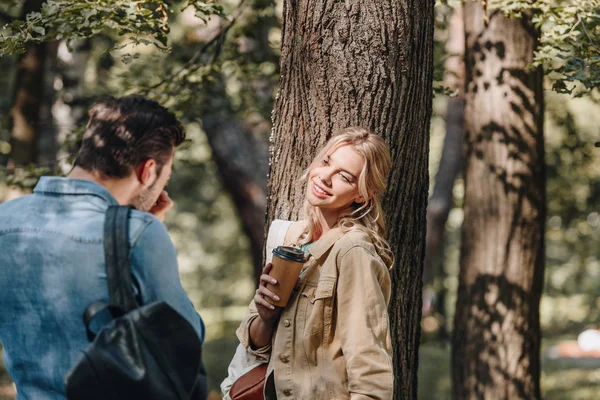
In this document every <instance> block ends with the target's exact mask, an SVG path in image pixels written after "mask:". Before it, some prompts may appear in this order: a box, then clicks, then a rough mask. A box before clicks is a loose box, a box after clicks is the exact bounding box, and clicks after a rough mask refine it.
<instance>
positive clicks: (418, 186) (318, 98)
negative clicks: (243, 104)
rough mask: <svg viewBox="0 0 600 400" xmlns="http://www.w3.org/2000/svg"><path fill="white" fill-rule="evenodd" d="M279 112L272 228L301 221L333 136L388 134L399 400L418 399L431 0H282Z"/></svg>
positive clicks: (270, 198) (273, 144) (272, 156)
mask: <svg viewBox="0 0 600 400" xmlns="http://www.w3.org/2000/svg"><path fill="white" fill-rule="evenodd" d="M281 71H282V76H281V82H280V92H279V95H278V98H277V100H276V104H275V109H274V114H273V125H274V128H273V135H272V141H271V149H270V152H271V154H270V164H271V165H270V178H269V190H268V201H267V221H266V223H267V226H268V224H269V223H270V221H271V220H273V219H274V218H284V219H296V218H299V217H301V215H300V210H301V207H302V204H303V199H304V191H305V188H303V187H298V186H297V185H296V181H297V178H298V177H299V176H300V174H301V172H302V170H303V169H304V168H306V167H307V166H308V164H309V162H310V161H311V160H312V159H313V157H314V156H315V154H316V151H317V150H318V149H320V148H321V147H322V146H323V145H324V144H325V142H326V141H327V140H328V139H329V138H330V137H331V136H332V134H334V133H336V132H337V131H339V130H341V129H343V128H345V127H347V126H352V125H361V126H365V127H367V128H370V129H372V130H373V131H375V132H376V133H378V134H380V135H381V136H383V137H384V138H385V139H386V141H387V142H388V144H389V145H390V150H391V154H392V160H393V168H392V172H391V174H390V177H389V189H388V192H387V194H386V197H385V201H384V210H385V214H386V217H387V218H386V219H387V224H388V225H387V226H388V239H389V241H390V243H391V245H392V247H393V249H394V252H395V255H396V264H395V266H394V268H393V269H392V271H391V274H392V281H393V294H392V300H391V303H390V307H389V312H390V318H391V325H390V328H391V332H392V338H393V341H394V369H395V370H394V373H395V398H397V399H415V398H416V393H417V365H418V345H419V336H420V318H421V290H422V272H423V256H424V248H425V228H426V226H425V225H426V221H425V217H426V205H427V190H428V181H429V177H428V168H427V165H428V151H429V124H430V117H431V97H432V96H431V95H432V79H433V2H425V3H423V2H418V1H414V0H402V1H391V0H347V1H344V2H340V1H329V0H312V1H309V0H295V1H294V0H286V1H284V10H283V36H282V54H281Z"/></svg>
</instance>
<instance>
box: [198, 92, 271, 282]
mask: <svg viewBox="0 0 600 400" xmlns="http://www.w3.org/2000/svg"><path fill="white" fill-rule="evenodd" d="M223 95H224V93H221V96H223ZM221 111H224V110H223V109H222V110H221ZM232 114H233V111H232V110H231V109H229V110H228V115H227V116H224V115H219V114H216V113H215V114H212V115H210V113H206V114H205V115H204V116H203V117H202V125H203V128H204V131H205V132H206V136H207V138H208V142H209V144H210V148H211V150H212V154H213V160H214V161H215V164H216V165H217V169H218V171H219V175H220V176H221V181H222V182H223V186H224V187H225V189H226V190H227V191H228V192H229V194H230V195H231V198H232V200H233V203H234V204H235V207H236V209H237V211H238V213H239V215H240V221H241V223H242V227H243V230H244V232H245V233H246V235H247V236H248V239H249V240H250V251H251V254H252V260H253V264H254V278H255V282H257V283H258V278H259V277H260V273H261V272H262V267H263V263H262V257H263V223H264V219H265V207H266V197H267V196H266V193H267V157H268V147H267V143H266V141H265V142H263V141H262V140H261V139H260V138H257V137H255V136H254V135H253V133H252V131H251V130H250V129H248V128H247V127H245V126H244V125H242V123H240V122H238V121H236V120H235V119H234V118H232ZM227 117H229V118H227Z"/></svg>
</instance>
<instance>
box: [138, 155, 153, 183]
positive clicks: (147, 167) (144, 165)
mask: <svg viewBox="0 0 600 400" xmlns="http://www.w3.org/2000/svg"><path fill="white" fill-rule="evenodd" d="M135 175H136V177H137V180H138V182H139V183H140V184H141V185H142V186H146V187H148V186H150V185H152V184H153V183H154V181H156V179H158V173H157V170H156V161H154V160H153V159H151V158H149V159H147V160H146V161H142V162H141V163H140V164H139V165H138V166H137V168H136V169H135Z"/></svg>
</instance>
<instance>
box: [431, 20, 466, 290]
mask: <svg viewBox="0 0 600 400" xmlns="http://www.w3.org/2000/svg"><path fill="white" fill-rule="evenodd" d="M463 25H464V24H463V17H462V9H461V8H457V9H455V10H454V12H453V14H452V16H451V17H450V26H449V32H450V34H449V38H448V42H447V44H446V53H447V56H448V58H447V59H446V62H445V65H444V67H445V77H444V84H445V85H446V86H447V87H448V88H450V89H452V90H455V91H457V95H456V97H451V98H449V99H448V106H447V111H446V136H445V138H444V146H443V150H442V157H441V158H440V165H439V167H438V172H437V174H436V176H435V186H434V188H433V193H432V194H431V197H430V198H429V204H428V205H427V240H426V246H425V262H424V268H423V269H424V274H423V280H424V281H425V282H427V281H431V280H433V278H434V276H435V271H434V266H433V263H434V260H435V259H436V258H438V257H437V256H438V255H439V253H440V249H441V248H442V247H443V241H444V232H445V226H446V221H447V219H448V214H449V213H450V209H451V208H452V205H453V204H454V197H453V195H452V189H453V188H454V181H455V180H456V177H457V176H458V173H459V172H460V170H461V168H462V158H463V157H462V155H463V154H462V145H463V136H464V114H465V110H464V103H465V97H464V90H463V87H464V84H465V65H464V61H463V60H464V55H465V44H464V37H465V36H464V27H463Z"/></svg>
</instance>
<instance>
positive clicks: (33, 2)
mask: <svg viewBox="0 0 600 400" xmlns="http://www.w3.org/2000/svg"><path fill="white" fill-rule="evenodd" d="M43 2H44V1H43V0H25V2H24V4H23V10H22V18H23V19H24V18H25V16H26V15H27V14H28V13H30V12H33V11H39V10H40V9H41V7H42V3H43ZM47 48H48V44H47V43H45V42H44V43H40V44H29V45H27V50H26V51H25V53H23V54H21V55H20V56H19V59H18V61H17V73H16V77H15V86H14V93H13V101H12V104H13V105H12V108H11V110H10V117H11V127H10V129H11V139H10V145H11V153H10V155H9V158H8V166H9V168H14V167H16V166H26V165H29V164H31V163H35V162H37V158H38V129H39V121H40V109H41V106H42V102H43V96H44V70H45V62H46V56H47Z"/></svg>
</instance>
